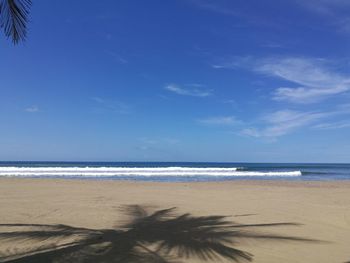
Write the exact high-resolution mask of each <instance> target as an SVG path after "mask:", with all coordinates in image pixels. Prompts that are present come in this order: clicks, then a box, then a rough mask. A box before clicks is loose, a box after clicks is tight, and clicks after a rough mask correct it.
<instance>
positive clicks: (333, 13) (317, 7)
mask: <svg viewBox="0 0 350 263" xmlns="http://www.w3.org/2000/svg"><path fill="white" fill-rule="evenodd" d="M296 2H297V3H298V4H299V5H300V6H301V7H303V8H305V9H306V10H308V11H310V12H312V13H315V14H318V15H320V16H322V17H324V18H325V19H326V21H327V23H328V24H329V26H332V27H335V28H336V29H337V31H338V32H342V33H350V19H349V15H348V14H349V12H350V1H348V0H308V1H305V0H297V1H296Z"/></svg>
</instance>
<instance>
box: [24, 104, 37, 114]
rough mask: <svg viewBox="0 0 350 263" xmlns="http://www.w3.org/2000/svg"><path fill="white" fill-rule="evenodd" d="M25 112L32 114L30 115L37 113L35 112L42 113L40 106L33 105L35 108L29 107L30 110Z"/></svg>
mask: <svg viewBox="0 0 350 263" xmlns="http://www.w3.org/2000/svg"><path fill="white" fill-rule="evenodd" d="M24 111H26V112H30V113H35V112H38V111H40V109H39V107H38V106H36V105H33V106H30V107H28V108H25V109H24Z"/></svg>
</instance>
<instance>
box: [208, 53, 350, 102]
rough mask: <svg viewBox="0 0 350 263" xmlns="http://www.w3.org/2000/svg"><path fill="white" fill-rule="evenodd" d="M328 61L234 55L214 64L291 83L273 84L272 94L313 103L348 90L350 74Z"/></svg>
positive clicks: (276, 96)
mask: <svg viewBox="0 0 350 263" xmlns="http://www.w3.org/2000/svg"><path fill="white" fill-rule="evenodd" d="M329 64H330V62H329V61H327V60H325V59H315V58H302V57H284V58H263V59H254V58H253V57H250V56H247V57H235V58H233V59H231V60H230V61H227V62H224V63H220V64H216V65H213V67H214V68H231V69H237V68H245V69H248V70H251V71H253V72H256V73H260V74H265V75H268V76H270V77H274V78H279V79H282V80H284V81H287V82H291V83H294V84H295V86H290V87H279V88H276V89H275V91H274V92H273V93H272V96H271V98H272V99H273V100H277V101H288V102H293V103H313V102H318V101H320V100H322V99H325V98H327V97H329V96H332V95H336V94H341V93H344V92H346V91H349V90H350V78H349V77H346V76H344V75H342V74H340V73H338V72H336V71H335V70H334V69H332V68H331V67H330V66H329Z"/></svg>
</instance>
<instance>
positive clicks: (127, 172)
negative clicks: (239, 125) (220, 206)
mask: <svg viewBox="0 0 350 263" xmlns="http://www.w3.org/2000/svg"><path fill="white" fill-rule="evenodd" d="M301 175H302V174H301V172H300V171H283V172H279V171H270V172H265V171H264V172H261V171H242V170H241V169H238V168H235V167H232V168H222V167H206V168H197V167H0V176H6V177H14V176H19V177H25V176H30V177H35V176H57V177H59V176H66V177H117V176H242V177H244V176H301Z"/></svg>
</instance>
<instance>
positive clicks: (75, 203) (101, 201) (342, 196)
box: [0, 178, 350, 263]
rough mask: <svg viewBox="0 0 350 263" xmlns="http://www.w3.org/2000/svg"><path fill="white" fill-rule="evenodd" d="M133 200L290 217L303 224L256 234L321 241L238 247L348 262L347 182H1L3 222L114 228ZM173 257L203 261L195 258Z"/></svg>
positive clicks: (236, 216) (279, 219)
mask: <svg viewBox="0 0 350 263" xmlns="http://www.w3.org/2000/svg"><path fill="white" fill-rule="evenodd" d="M134 204H137V205H147V206H152V207H154V209H164V208H170V207H177V208H178V213H179V214H181V213H191V214H192V215H194V216H211V215H227V216H230V218H229V219H230V220H232V221H235V222H239V223H244V224H263V223H285V222H295V223H300V224H302V225H300V226H278V227H266V228H263V229H257V231H259V232H263V233H268V234H277V235H284V236H297V237H303V238H310V239H315V240H322V241H324V242H298V241H285V240H278V241H276V240H275V241H266V240H265V241H262V240H260V241H259V240H254V239H252V240H250V239H249V240H248V239H245V240H240V242H239V243H237V244H236V245H235V247H236V248H239V249H241V250H244V251H247V252H249V253H251V254H253V255H254V257H253V262H261V263H297V262H300V263H301V262H307V263H316V262H317V263H333V262H334V263H337V262H338V263H344V262H346V261H349V260H350V182H286V181H231V182H207V183H202V182H201V183H159V182H134V181H94V180H62V179H58V180H56V179H14V178H13V179H12V178H2V179H0V224H14V223H16V224H66V225H70V226H74V227H85V228H94V229H106V228H113V227H114V226H116V225H118V224H120V223H121V222H122V220H123V219H124V216H123V214H122V212H121V210H120V206H122V205H134ZM0 228H1V231H2V232H4V231H10V230H9V228H8V227H4V226H2V227H0ZM31 246H35V244H31V243H23V242H22V243H21V242H0V258H1V257H4V256H6V255H9V254H11V253H12V254H14V253H18V251H21V249H29V248H30V247H31ZM16 251H17V252H16ZM178 260H179V261H182V262H202V261H201V260H199V259H196V258H189V259H185V258H178ZM209 262H210V261H209ZM212 262H217V261H216V260H214V261H212ZM227 262H229V261H227Z"/></svg>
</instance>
